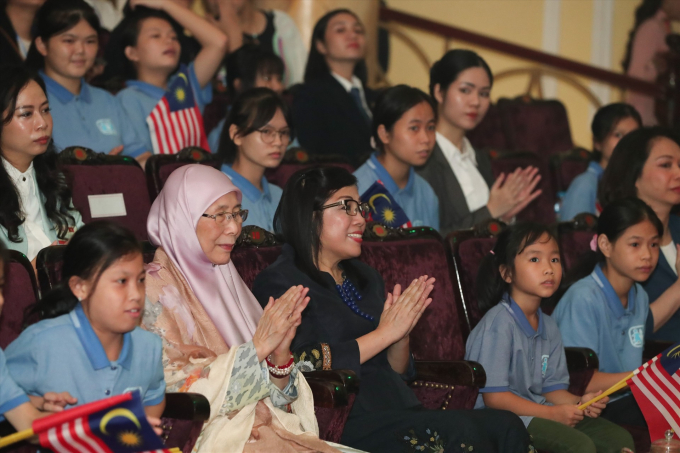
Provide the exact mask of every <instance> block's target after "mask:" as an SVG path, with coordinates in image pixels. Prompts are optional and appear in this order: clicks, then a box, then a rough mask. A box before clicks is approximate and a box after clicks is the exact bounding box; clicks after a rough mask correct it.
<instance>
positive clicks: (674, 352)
mask: <svg viewBox="0 0 680 453" xmlns="http://www.w3.org/2000/svg"><path fill="white" fill-rule="evenodd" d="M678 349H680V346H676V347H674V348H673V349H671V350H670V351H668V354H666V357H673V358H674V359H677V358H678V356H680V351H678Z"/></svg>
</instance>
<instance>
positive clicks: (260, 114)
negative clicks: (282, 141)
mask: <svg viewBox="0 0 680 453" xmlns="http://www.w3.org/2000/svg"><path fill="white" fill-rule="evenodd" d="M277 110H281V113H282V114H283V117H284V118H285V119H286V123H287V124H288V128H289V129H290V131H291V139H292V138H293V137H294V135H293V124H292V121H293V119H292V115H291V113H290V108H289V107H288V104H286V102H285V101H284V100H283V99H282V98H281V96H279V95H278V94H276V93H275V92H274V91H272V90H270V89H269V88H251V89H250V90H247V91H244V92H243V93H241V94H240V95H239V96H238V97H237V98H236V100H235V101H234V103H233V104H232V105H231V110H230V111H229V114H228V115H227V120H226V121H225V123H224V128H223V129H222V135H220V145H219V148H218V150H217V154H218V156H219V158H220V159H221V161H222V162H223V163H225V164H232V163H234V160H235V159H236V155H237V154H238V147H237V146H236V144H235V143H234V141H233V140H232V139H231V136H230V135H229V128H230V127H231V125H232V124H233V125H236V127H237V129H238V135H240V136H241V137H245V136H246V135H249V134H252V133H253V132H256V131H257V130H259V129H262V128H263V127H265V126H266V125H267V123H269V122H270V121H271V120H272V118H274V115H276V112H277Z"/></svg>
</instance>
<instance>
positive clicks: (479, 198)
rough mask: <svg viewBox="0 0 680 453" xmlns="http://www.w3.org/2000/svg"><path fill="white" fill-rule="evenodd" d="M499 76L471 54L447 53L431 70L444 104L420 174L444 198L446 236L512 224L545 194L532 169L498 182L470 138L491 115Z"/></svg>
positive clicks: (441, 215)
mask: <svg viewBox="0 0 680 453" xmlns="http://www.w3.org/2000/svg"><path fill="white" fill-rule="evenodd" d="M492 84H493V74H491V69H490V68H489V65H487V64H486V62H485V61H484V59H482V57H480V56H479V55H477V54H476V53H474V52H473V51H471V50H463V49H456V50H451V51H449V52H447V53H446V54H445V55H444V56H443V57H442V59H441V60H439V61H438V62H436V63H435V64H434V65H433V66H432V69H431V70H430V94H431V96H432V97H433V98H434V99H435V100H436V101H437V104H438V114H439V115H438V118H439V119H438V121H437V143H436V145H435V147H434V151H433V152H432V157H430V159H429V160H428V161H427V163H426V164H425V165H424V166H422V167H421V168H420V169H418V170H417V171H418V173H419V174H420V176H422V177H423V178H425V180H426V181H427V182H429V183H430V185H431V186H432V189H434V192H435V193H436V194H437V197H438V198H439V223H440V231H441V232H442V234H446V233H448V232H450V231H453V230H459V229H464V228H470V227H472V226H474V225H476V224H477V223H479V222H482V221H484V220H486V219H489V218H501V219H503V220H506V221H507V220H511V219H512V218H513V217H514V216H515V215H517V214H518V213H519V212H520V211H521V210H522V209H524V208H525V207H526V206H527V205H528V204H529V203H531V202H532V201H533V200H534V199H535V198H536V197H538V196H539V195H540V194H541V191H540V190H534V189H535V188H536V185H537V184H538V182H539V181H540V179H541V177H540V175H538V169H537V168H534V167H527V168H525V169H524V170H521V169H518V170H516V171H514V172H513V173H511V174H509V175H504V174H501V175H500V176H499V177H498V179H496V180H495V181H494V180H493V174H492V172H491V162H490V160H489V158H488V156H487V155H486V154H485V153H482V152H478V151H476V150H475V149H474V148H473V147H472V145H471V144H470V142H469V141H468V140H467V139H466V138H465V133H466V132H467V131H469V130H472V129H474V128H475V127H476V126H477V125H478V124H479V123H480V122H481V121H482V119H483V118H484V115H486V112H487V111H488V109H489V104H490V98H489V94H490V91H491V85H492Z"/></svg>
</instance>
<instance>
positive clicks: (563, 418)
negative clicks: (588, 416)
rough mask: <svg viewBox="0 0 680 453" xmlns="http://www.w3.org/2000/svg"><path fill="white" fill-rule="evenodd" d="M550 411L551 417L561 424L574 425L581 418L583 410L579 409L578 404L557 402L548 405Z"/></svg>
mask: <svg viewBox="0 0 680 453" xmlns="http://www.w3.org/2000/svg"><path fill="white" fill-rule="evenodd" d="M550 409H551V412H552V419H553V420H554V421H556V422H559V423H562V424H563V425H567V426H571V427H572V428H573V427H574V426H576V424H577V423H578V422H580V421H581V420H583V411H582V410H579V408H578V406H575V405H572V404H558V405H556V406H550Z"/></svg>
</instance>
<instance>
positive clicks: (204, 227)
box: [196, 192, 241, 266]
mask: <svg viewBox="0 0 680 453" xmlns="http://www.w3.org/2000/svg"><path fill="white" fill-rule="evenodd" d="M240 210H241V204H240V203H239V201H238V197H237V196H236V192H229V193H227V194H224V195H222V196H221V197H220V198H218V199H217V200H215V202H214V203H213V204H211V205H210V206H209V207H208V209H206V210H205V213H206V214H209V215H214V214H217V213H220V212H231V213H233V212H238V211H240ZM239 234H241V221H240V218H239V217H238V216H236V217H234V218H233V219H231V220H226V219H225V220H224V221H223V222H222V224H219V223H218V222H217V221H216V220H214V219H212V218H210V217H200V218H199V219H198V223H197V224H196V236H197V237H198V242H199V244H201V250H203V253H205V256H206V257H207V258H208V260H209V261H210V262H211V263H213V264H216V265H218V266H219V265H222V264H227V263H229V261H231V251H232V250H233V249H234V244H236V239H237V238H238V235H239Z"/></svg>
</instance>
